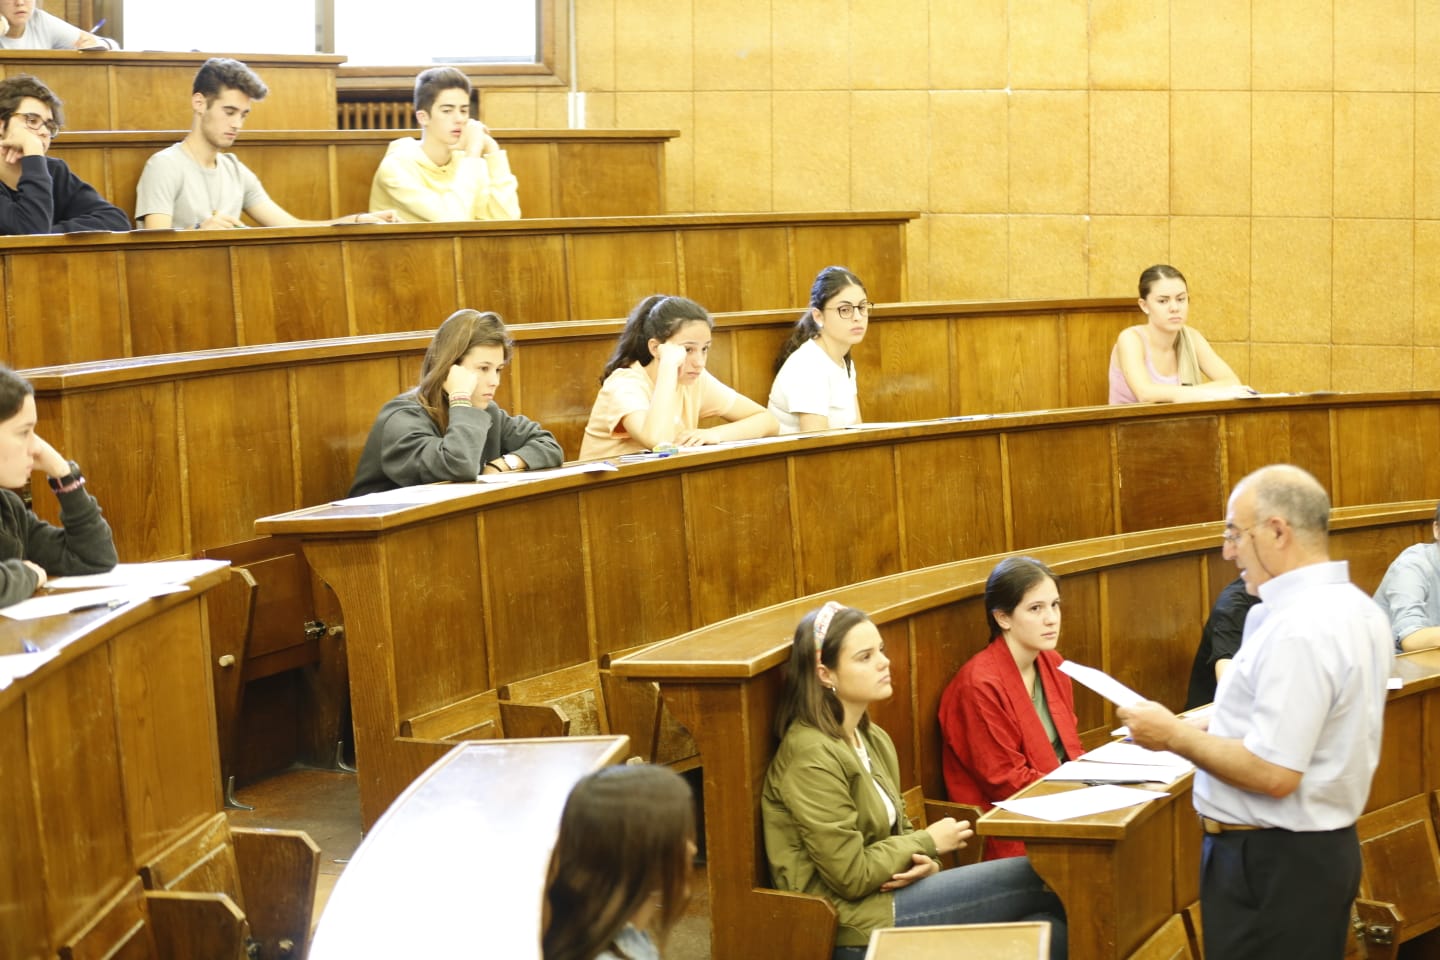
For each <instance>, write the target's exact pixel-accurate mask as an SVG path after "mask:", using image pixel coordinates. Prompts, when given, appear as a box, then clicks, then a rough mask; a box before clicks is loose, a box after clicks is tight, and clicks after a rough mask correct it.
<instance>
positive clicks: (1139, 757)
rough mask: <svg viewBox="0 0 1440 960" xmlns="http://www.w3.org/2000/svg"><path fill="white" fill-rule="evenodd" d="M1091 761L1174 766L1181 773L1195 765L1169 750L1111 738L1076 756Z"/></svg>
mask: <svg viewBox="0 0 1440 960" xmlns="http://www.w3.org/2000/svg"><path fill="white" fill-rule="evenodd" d="M1076 759H1079V760H1089V761H1091V762H1093V763H1130V764H1138V765H1141V766H1147V767H1176V768H1178V769H1179V770H1180V772H1181V773H1185V772H1186V771H1189V770H1193V769H1194V767H1195V765H1194V764H1193V763H1191V762H1190V761H1189V760H1186V759H1185V758H1184V757H1182V756H1180V754H1178V753H1172V752H1170V751H1169V750H1147V749H1146V748H1144V747H1142V746H1140V744H1138V743H1125V742H1124V741H1122V740H1113V741H1111V742H1110V743H1105V744H1101V745H1100V746H1098V747H1096V748H1095V749H1094V750H1091V751H1090V752H1089V753H1086V754H1082V755H1081V756H1079V757H1077V758H1076Z"/></svg>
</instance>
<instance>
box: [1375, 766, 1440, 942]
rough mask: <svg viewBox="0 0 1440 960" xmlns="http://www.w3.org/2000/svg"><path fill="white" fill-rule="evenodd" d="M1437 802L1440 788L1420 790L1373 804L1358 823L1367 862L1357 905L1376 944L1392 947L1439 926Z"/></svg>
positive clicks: (1439, 863) (1439, 802)
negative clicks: (1377, 806)
mask: <svg viewBox="0 0 1440 960" xmlns="http://www.w3.org/2000/svg"><path fill="white" fill-rule="evenodd" d="M1437 804H1440V792H1437V793H1436V794H1420V795H1417V796H1413V797H1408V798H1406V799H1404V800H1401V801H1400V802H1398V803H1392V804H1390V805H1389V806H1388V807H1381V808H1380V809H1379V810H1372V811H1371V812H1369V813H1367V814H1365V815H1364V816H1362V817H1361V818H1360V819H1359V821H1357V822H1356V824H1355V829H1356V832H1357V833H1358V834H1359V836H1360V861H1361V864H1362V866H1363V871H1362V873H1361V876H1360V897H1359V898H1358V899H1357V901H1356V909H1357V911H1358V912H1359V913H1360V916H1361V918H1362V919H1363V920H1365V921H1366V925H1367V928H1368V929H1369V930H1370V931H1372V935H1367V940H1368V941H1371V942H1372V943H1374V944H1375V945H1376V946H1380V947H1393V945H1394V944H1398V943H1401V942H1404V941H1406V940H1412V939H1414V938H1415V937H1417V936H1419V935H1420V934H1422V933H1425V932H1427V931H1429V930H1433V929H1435V928H1436V927H1437V926H1440V847H1437V844H1436V839H1435V810H1436V809H1437ZM1385 927H1389V928H1390V929H1389V930H1385V929H1384V928H1385ZM1387 939H1388V940H1390V941H1392V942H1391V943H1389V944H1386V943H1384V942H1383V941H1385V940H1387ZM1382 952H1383V951H1382Z"/></svg>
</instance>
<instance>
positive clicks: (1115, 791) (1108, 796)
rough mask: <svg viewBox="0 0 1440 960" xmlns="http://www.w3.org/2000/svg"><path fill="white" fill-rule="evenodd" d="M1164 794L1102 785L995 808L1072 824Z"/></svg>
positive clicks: (1016, 801) (1021, 799) (1018, 801)
mask: <svg viewBox="0 0 1440 960" xmlns="http://www.w3.org/2000/svg"><path fill="white" fill-rule="evenodd" d="M1163 796H1165V794H1163V793H1156V792H1155V791H1153V790H1140V789H1137V788H1135V787H1119V786H1115V785H1114V784H1106V785H1105V786H1101V787H1087V788H1085V789H1084V790H1069V791H1066V792H1065V793H1052V794H1050V795H1048V796H1044V797H1021V798H1020V799H1019V800H1001V801H999V802H998V803H996V804H995V806H997V807H999V808H1000V809H1001V810H1009V811H1010V812H1011V813H1022V814H1024V815H1025V816H1027V817H1035V818H1036V819H1038V820H1050V821H1059V820H1073V819H1075V818H1076V817H1088V816H1092V815H1093V814H1097V813H1105V812H1107V811H1110V810H1123V809H1124V808H1125V807H1135V806H1139V805H1140V804H1142V803H1144V802H1145V801H1147V800H1154V799H1155V798H1156V797H1163Z"/></svg>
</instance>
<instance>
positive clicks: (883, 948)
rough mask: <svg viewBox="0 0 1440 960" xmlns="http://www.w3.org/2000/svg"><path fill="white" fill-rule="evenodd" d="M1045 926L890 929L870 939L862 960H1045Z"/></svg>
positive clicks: (1047, 934) (1047, 938)
mask: <svg viewBox="0 0 1440 960" xmlns="http://www.w3.org/2000/svg"><path fill="white" fill-rule="evenodd" d="M1049 956H1050V925H1049V924H1048V923H972V924H968V925H966V926H950V927H891V928H889V929H888V930H876V931H875V932H874V933H873V934H871V935H870V949H869V950H868V951H866V953H865V960H953V958H955V957H976V958H980V957H983V958H985V960H1022V958H1028V960H1048V958H1049Z"/></svg>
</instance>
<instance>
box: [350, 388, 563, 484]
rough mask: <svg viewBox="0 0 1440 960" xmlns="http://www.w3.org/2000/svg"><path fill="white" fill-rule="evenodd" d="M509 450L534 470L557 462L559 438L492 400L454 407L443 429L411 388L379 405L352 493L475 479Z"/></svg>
mask: <svg viewBox="0 0 1440 960" xmlns="http://www.w3.org/2000/svg"><path fill="white" fill-rule="evenodd" d="M507 453H513V454H516V455H518V456H519V457H520V459H521V460H524V461H525V464H526V466H528V467H529V468H530V469H532V470H540V469H544V468H546V467H558V466H559V465H560V464H561V462H563V461H564V459H565V454H564V452H563V451H562V450H561V449H560V444H559V442H558V441H557V440H556V439H555V437H554V436H552V435H551V433H550V431H549V430H546V429H545V428H544V427H541V426H540V425H539V424H538V423H536V422H535V421H534V420H530V419H528V418H526V417H522V416H518V415H517V416H511V415H510V414H508V413H506V412H505V411H504V410H501V409H500V407H499V406H498V405H496V404H494V403H492V404H490V405H489V406H487V407H486V408H485V409H483V410H482V409H480V408H479V407H454V408H452V409H451V410H450V426H449V428H448V429H446V430H445V432H444V433H441V432H440V427H439V426H438V425H437V424H436V423H435V421H434V420H431V419H430V415H429V414H428V413H426V412H425V408H424V407H422V406H420V401H419V400H417V399H415V391H414V390H410V391H407V392H405V393H402V394H400V396H398V397H396V398H395V399H393V400H391V401H389V402H388V403H386V404H385V406H383V407H381V408H380V415H379V416H377V417H376V418H375V425H374V426H372V427H371V428H370V436H369V437H367V438H366V440H365V449H364V451H363V452H362V453H361V454H360V463H359V465H358V466H357V467H356V468H355V482H354V483H352V484H351V485H350V496H352V497H358V496H360V495H362V494H366V493H375V492H377V491H380V490H394V489H395V488H397V487H413V486H415V485H416V484H421V483H435V482H436V481H439V480H451V481H455V482H457V483H474V482H475V478H476V477H478V476H479V475H480V471H481V470H483V469H484V468H485V464H487V463H489V462H490V461H491V460H494V459H495V458H496V457H499V456H503V455H504V454H507Z"/></svg>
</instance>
